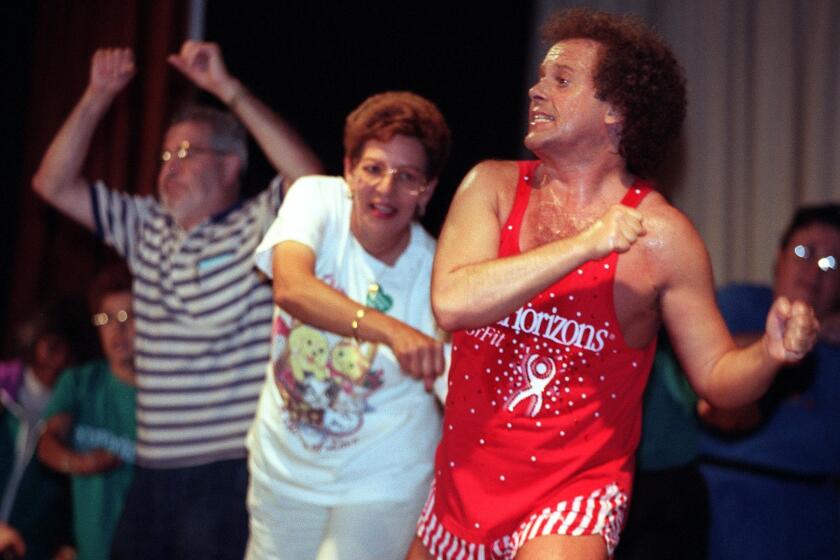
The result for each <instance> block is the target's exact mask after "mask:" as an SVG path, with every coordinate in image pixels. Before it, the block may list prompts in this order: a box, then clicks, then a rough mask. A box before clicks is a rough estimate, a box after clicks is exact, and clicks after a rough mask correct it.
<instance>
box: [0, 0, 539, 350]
mask: <svg viewBox="0 0 840 560" xmlns="http://www.w3.org/2000/svg"><path fill="white" fill-rule="evenodd" d="M23 4H35V6H36V7H29V8H27V7H25V6H24V7H23V8H18V11H19V12H21V13H19V14H18V19H19V20H20V22H21V23H20V24H18V25H16V24H11V23H9V22H8V20H5V21H4V23H6V25H5V27H7V28H8V31H9V33H11V34H12V35H15V36H16V37H17V39H10V38H8V37H7V38H6V41H7V42H8V44H9V45H10V46H14V48H16V49H20V50H23V51H24V52H23V55H24V56H28V57H29V58H30V60H31V62H29V63H26V64H21V65H19V66H20V67H19V68H17V70H15V71H14V72H13V75H15V76H22V75H24V74H29V77H28V78H27V79H24V80H22V81H21V83H20V84H19V85H20V88H21V89H22V90H24V91H25V92H26V93H25V94H21V96H20V99H19V100H18V103H17V105H18V106H19V107H20V108H21V109H20V111H21V113H22V115H21V119H20V120H21V123H20V124H19V125H18V128H20V129H21V130H23V131H25V134H24V133H21V134H20V135H19V138H17V137H16V136H15V135H14V134H13V135H12V139H13V140H12V142H11V144H14V143H15V142H19V143H20V145H21V150H20V154H21V157H20V160H21V161H20V169H19V170H18V171H16V172H15V171H12V172H8V171H7V175H6V177H7V182H8V183H9V186H8V188H7V190H6V192H7V193H10V195H11V196H13V197H16V198H17V199H18V200H15V201H14V202H13V203H12V204H7V205H6V207H7V208H8V209H4V210H2V213H3V217H4V219H3V220H2V221H3V225H4V227H5V231H6V232H7V237H6V239H7V241H8V242H7V243H6V244H4V246H5V247H6V249H5V250H6V253H4V254H3V257H2V258H3V261H2V263H3V265H4V267H5V268H6V269H7V270H10V272H11V273H10V274H7V275H5V276H4V279H5V282H6V285H5V286H2V287H0V288H1V289H2V292H0V294H2V296H3V297H2V303H0V305H5V309H0V314H2V316H3V317H5V318H6V320H5V322H4V325H5V328H4V332H3V339H4V341H5V342H6V347H5V348H6V349H8V339H9V336H8V334H9V328H10V326H12V325H14V324H15V323H16V321H17V319H18V318H19V317H21V316H23V315H24V314H25V313H26V312H27V311H28V310H29V309H31V307H32V305H33V304H34V303H35V302H37V301H39V300H41V299H43V298H44V297H46V296H48V295H51V294H55V293H63V292H70V291H80V292H83V291H84V290H85V288H86V286H87V284H88V282H89V279H90V278H91V277H92V275H93V273H94V271H95V270H96V268H97V267H98V266H100V265H101V264H102V263H103V262H104V261H106V260H107V259H108V258H109V255H108V253H107V252H106V250H105V249H103V248H102V247H101V246H100V244H99V243H98V242H97V241H96V240H94V239H93V237H92V236H91V235H90V234H89V233H88V232H86V231H84V230H82V229H81V228H79V227H77V226H75V225H73V224H72V223H71V222H69V221H68V220H66V219H64V218H62V217H60V216H59V215H57V213H56V212H54V211H52V210H50V209H49V208H48V207H47V206H46V205H45V204H43V203H42V202H40V200H36V199H35V197H34V196H33V195H32V193H31V188H30V186H29V181H30V178H31V176H32V174H33V173H34V171H35V168H36V166H37V164H38V161H39V159H40V158H41V155H42V154H43V152H44V150H45V149H46V146H47V144H48V142H49V140H50V138H51V137H52V135H53V134H55V132H56V131H57V129H58V127H59V126H60V125H61V123H62V121H63V119H64V118H65V117H66V115H67V114H68V112H69V111H70V109H71V108H72V106H73V104H74V103H75V102H76V101H77V100H78V98H79V96H80V95H81V94H82V91H83V89H84V87H85V84H86V82H87V78H88V68H89V61H90V56H91V54H92V53H93V51H94V50H95V48H96V47H99V46H104V45H130V46H133V47H134V49H135V52H136V55H137V65H138V71H139V73H138V75H137V76H136V77H135V79H134V81H133V83H132V84H131V85H130V86H129V88H128V90H127V91H126V92H125V93H124V94H123V95H121V96H120V97H119V98H118V99H117V102H116V105H115V107H114V110H113V111H111V113H109V114H108V116H107V118H106V120H105V121H104V123H103V124H102V126H101V127H100V129H99V130H98V132H97V135H96V137H95V139H94V146H93V148H92V150H91V154H92V155H91V158H90V161H89V162H88V164H87V167H86V174H87V176H88V177H94V178H95V177H104V178H105V179H106V180H107V181H109V182H110V183H111V184H112V185H113V186H115V187H118V188H122V189H125V190H127V191H129V192H136V193H149V192H151V190H152V188H153V185H154V176H155V173H156V168H157V165H156V162H157V150H158V146H159V142H160V139H161V136H162V132H163V129H164V126H165V122H166V116H167V115H168V114H169V113H171V111H172V109H173V108H175V106H176V105H178V104H180V103H181V102H182V100H183V98H184V97H190V96H191V95H193V94H194V93H195V92H194V91H193V90H192V89H190V88H189V87H188V86H187V83H186V81H185V80H184V79H182V78H181V77H180V76H178V75H177V73H176V72H175V71H173V70H169V69H168V68H167V65H166V63H165V56H166V54H168V53H170V52H174V51H176V50H177V49H178V48H179V46H180V43H181V41H182V40H183V39H184V36H185V28H186V21H187V19H186V10H187V0H180V1H175V0H155V1H154V2H150V1H145V2H144V1H140V0H129V1H125V2H108V1H105V0H84V1H82V0H76V1H72V0H64V1H58V0H45V1H42V2H37V3H23ZM466 4H469V5H461V4H460V3H448V5H444V4H443V3H434V2H432V3H410V2H405V3H394V2H389V3H385V2H382V3H380V2H374V1H369V2H365V3H356V2H353V3H321V2H307V3H304V2H275V3H249V2H245V3H242V2H232V1H223V0H218V1H217V0H214V1H212V2H207V3H206V18H205V26H204V36H205V37H206V38H207V39H208V40H211V41H216V42H218V43H219V44H220V45H221V47H222V51H223V53H224V56H225V59H226V61H227V64H228V67H229V69H230V70H231V72H232V73H233V74H235V75H237V76H238V77H239V78H241V79H242V81H243V82H244V83H246V84H247V85H248V86H249V87H250V88H251V89H252V90H253V91H254V92H255V93H256V94H257V95H259V96H260V97H261V98H262V99H263V100H264V101H266V103H268V104H269V105H270V106H271V107H272V108H274V109H275V110H276V111H277V112H278V113H280V114H281V115H283V116H284V117H286V118H287V119H288V120H289V122H290V123H291V124H292V125H293V126H294V127H295V128H297V130H298V131H299V132H300V133H301V135H302V136H303V137H304V138H305V140H306V141H307V142H309V143H310V144H311V145H312V147H313V149H314V150H315V151H316V153H317V154H318V155H319V156H320V157H321V158H322V159H323V161H324V163H325V165H326V167H327V169H328V171H329V172H331V173H339V172H340V171H341V157H342V151H343V148H342V129H343V125H344V117H345V116H346V115H347V113H349V112H350V111H351V110H352V109H353V108H355V107H356V106H357V105H358V104H359V103H360V102H361V101H362V100H363V99H364V98H366V97H367V96H369V95H371V94H373V93H377V92H380V91H384V90H392V89H408V90H413V91H416V92H418V93H420V94H422V95H425V96H427V97H429V98H430V99H432V100H433V101H435V102H436V103H437V104H438V105H439V106H440V108H441V110H442V111H443V113H444V115H445V116H446V118H447V120H448V122H449V124H450V127H451V128H452V132H453V137H454V146H453V152H452V157H451V160H450V164H449V166H448V167H447V169H446V171H445V173H444V174H443V176H442V178H441V182H440V184H439V187H438V191H437V193H436V195H435V198H434V199H433V200H432V203H431V204H430V207H429V210H428V213H427V218H426V220H425V222H426V226H427V227H428V229H430V231H432V232H433V233H434V232H436V231H437V229H438V228H439V226H440V223H441V221H442V219H443V217H444V215H445V213H446V210H447V208H448V205H449V201H450V199H451V196H452V193H453V191H454V189H455V187H456V186H457V184H458V182H459V181H460V179H461V178H462V177H463V176H464V174H465V173H466V172H467V171H468V170H469V168H470V167H471V166H472V165H474V164H475V163H477V162H478V161H480V160H481V159H486V158H513V157H517V156H521V155H523V150H522V134H523V131H524V125H525V118H526V114H527V102H526V91H527V84H528V76H527V73H528V70H527V64H526V61H527V53H528V45H529V36H530V33H531V25H532V22H531V14H532V5H533V3H532V2H530V1H526V0H523V1H517V2H510V3H505V4H504V5H496V4H492V3H484V4H483V5H481V9H480V10H478V9H477V7H478V6H479V5H478V4H477V3H466ZM4 9H5V10H8V8H0V10H4ZM27 25H29V26H31V31H25V27H26V26H27ZM27 44H28V45H29V46H28V47H27ZM27 49H28V54H27V52H26V51H27ZM10 62H11V61H6V62H3V64H4V66H6V65H9V66H10ZM6 73H7V74H8V73H9V71H7V72H6ZM201 100H202V101H206V100H207V96H204V97H202V99H201ZM24 121H25V122H24ZM9 173H11V175H9ZM272 174H273V172H272V170H271V168H270V167H269V166H268V164H267V163H266V162H265V160H264V158H261V157H260V156H259V154H258V153H257V150H256V148H255V146H253V144H252V166H251V169H250V170H249V173H248V176H247V177H246V183H245V185H244V191H245V192H246V193H249V194H250V193H254V192H256V191H258V190H260V189H262V188H264V187H265V185H266V184H267V182H268V180H269V178H270V177H271V175H272ZM7 263H8V264H7Z"/></svg>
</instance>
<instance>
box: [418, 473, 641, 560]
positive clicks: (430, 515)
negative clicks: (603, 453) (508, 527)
mask: <svg viewBox="0 0 840 560" xmlns="http://www.w3.org/2000/svg"><path fill="white" fill-rule="evenodd" d="M434 507H435V485H434V482H433V483H432V488H431V490H430V491H429V498H428V499H427V500H426V505H425V506H424V507H423V513H422V514H421V515H420V519H419V521H418V522H417V536H418V537H419V538H420V540H421V541H422V542H423V545H424V546H425V547H426V549H427V550H428V551H429V553H430V554H431V555H432V556H433V557H434V558H436V559H438V560H443V559H446V560H450V559H451V560H512V559H513V558H514V557H515V556H516V553H517V552H518V551H519V549H520V548H522V546H523V545H524V544H525V543H526V542H528V541H529V540H531V539H533V538H536V537H539V536H542V535H571V536H581V535H601V536H602V537H603V538H604V541H606V544H607V552H608V553H609V555H610V557H612V554H613V551H614V550H615V547H616V546H618V539H619V536H620V534H621V526H622V524H623V522H624V515H625V513H626V510H627V494H625V493H624V492H622V491H621V490H619V488H618V486H617V485H615V484H608V485H607V486H604V487H603V488H599V489H597V490H595V491H594V492H592V493H591V494H590V495H589V496H578V497H576V498H573V499H571V500H563V501H562V502H560V503H558V504H557V505H556V506H555V507H554V508H553V509H552V508H548V507H547V508H545V509H543V510H542V511H540V512H539V513H534V514H533V515H531V516H530V517H528V518H527V519H525V520H524V521H522V523H520V525H519V528H518V529H517V530H516V531H514V532H513V533H511V534H510V535H505V536H503V537H501V538H498V539H496V540H494V541H492V542H490V543H474V542H470V541H467V540H464V539H462V538H459V537H457V536H455V535H453V534H452V533H450V532H449V531H448V530H447V529H446V527H444V526H443V524H442V523H440V522H439V521H438V519H437V516H436V515H435V513H434Z"/></svg>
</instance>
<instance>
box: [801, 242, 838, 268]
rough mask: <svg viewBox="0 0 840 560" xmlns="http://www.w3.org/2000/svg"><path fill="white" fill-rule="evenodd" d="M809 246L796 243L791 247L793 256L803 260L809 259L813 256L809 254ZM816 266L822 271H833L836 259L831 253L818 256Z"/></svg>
mask: <svg viewBox="0 0 840 560" xmlns="http://www.w3.org/2000/svg"><path fill="white" fill-rule="evenodd" d="M811 252H812V251H811V248H810V247H808V246H807V245H797V246H796V247H794V248H793V254H794V256H796V257H798V258H800V259H802V260H804V261H811V260H812V259H813V258H815V256H814V255H811ZM817 268H819V269H820V270H822V271H823V272H834V271H836V270H837V259H836V258H834V256H833V255H826V256H824V257H820V258H819V259H817Z"/></svg>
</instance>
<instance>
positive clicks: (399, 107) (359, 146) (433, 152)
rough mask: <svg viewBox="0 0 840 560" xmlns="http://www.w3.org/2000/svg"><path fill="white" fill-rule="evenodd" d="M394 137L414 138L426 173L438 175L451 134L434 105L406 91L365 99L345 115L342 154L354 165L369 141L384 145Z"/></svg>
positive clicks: (431, 176) (390, 92) (446, 152)
mask: <svg viewBox="0 0 840 560" xmlns="http://www.w3.org/2000/svg"><path fill="white" fill-rule="evenodd" d="M397 134H402V135H405V136H411V137H412V138H417V140H418V141H419V142H420V144H421V145H422V146H423V150H424V151H425V152H426V170H425V171H426V174H427V175H428V177H429V178H430V179H431V178H434V177H437V176H439V175H440V173H441V171H442V170H443V166H444V165H445V164H446V160H447V158H448V157H449V149H450V146H451V144H452V134H451V133H450V132H449V127H448V126H447V124H446V120H445V119H444V118H443V115H442V114H441V112H440V111H439V110H438V108H437V106H435V104H434V103H432V102H431V101H429V100H428V99H426V98H424V97H421V96H419V95H417V94H414V93H411V92H408V91H388V92H385V93H379V94H377V95H373V96H371V97H368V98H367V99H365V100H364V101H363V102H362V104H361V105H359V106H358V107H357V108H356V109H355V110H354V111H353V112H352V113H350V114H349V115H347V120H346V122H345V126H344V154H345V156H346V157H348V158H349V159H350V162H351V163H352V164H353V165H355V164H356V163H357V162H358V161H359V158H360V157H361V156H362V150H364V147H365V143H366V142H367V141H368V140H378V141H380V142H387V141H389V140H390V139H391V138H393V137H394V136H395V135H397Z"/></svg>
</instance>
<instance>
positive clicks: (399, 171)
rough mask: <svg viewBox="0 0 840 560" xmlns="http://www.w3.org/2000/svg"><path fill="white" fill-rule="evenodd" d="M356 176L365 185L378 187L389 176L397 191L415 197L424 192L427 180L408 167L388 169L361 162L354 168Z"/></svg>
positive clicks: (374, 163) (372, 162)
mask: <svg viewBox="0 0 840 560" xmlns="http://www.w3.org/2000/svg"><path fill="white" fill-rule="evenodd" d="M356 173H357V175H358V176H359V177H360V178H361V179H362V180H363V181H365V182H366V183H369V184H371V185H378V184H379V183H381V182H382V181H384V180H385V176H386V175H390V176H391V182H392V184H393V185H394V186H395V187H396V188H397V189H399V190H401V191H404V192H406V193H408V194H410V195H413V196H417V195H418V194H420V193H422V192H423V191H425V190H426V186H427V185H428V184H429V180H428V179H427V178H426V176H425V175H424V174H423V173H421V172H420V171H417V170H416V169H412V168H410V167H388V166H387V165H385V164H384V163H382V162H379V161H362V162H361V163H360V164H359V165H358V167H357V168H356Z"/></svg>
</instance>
